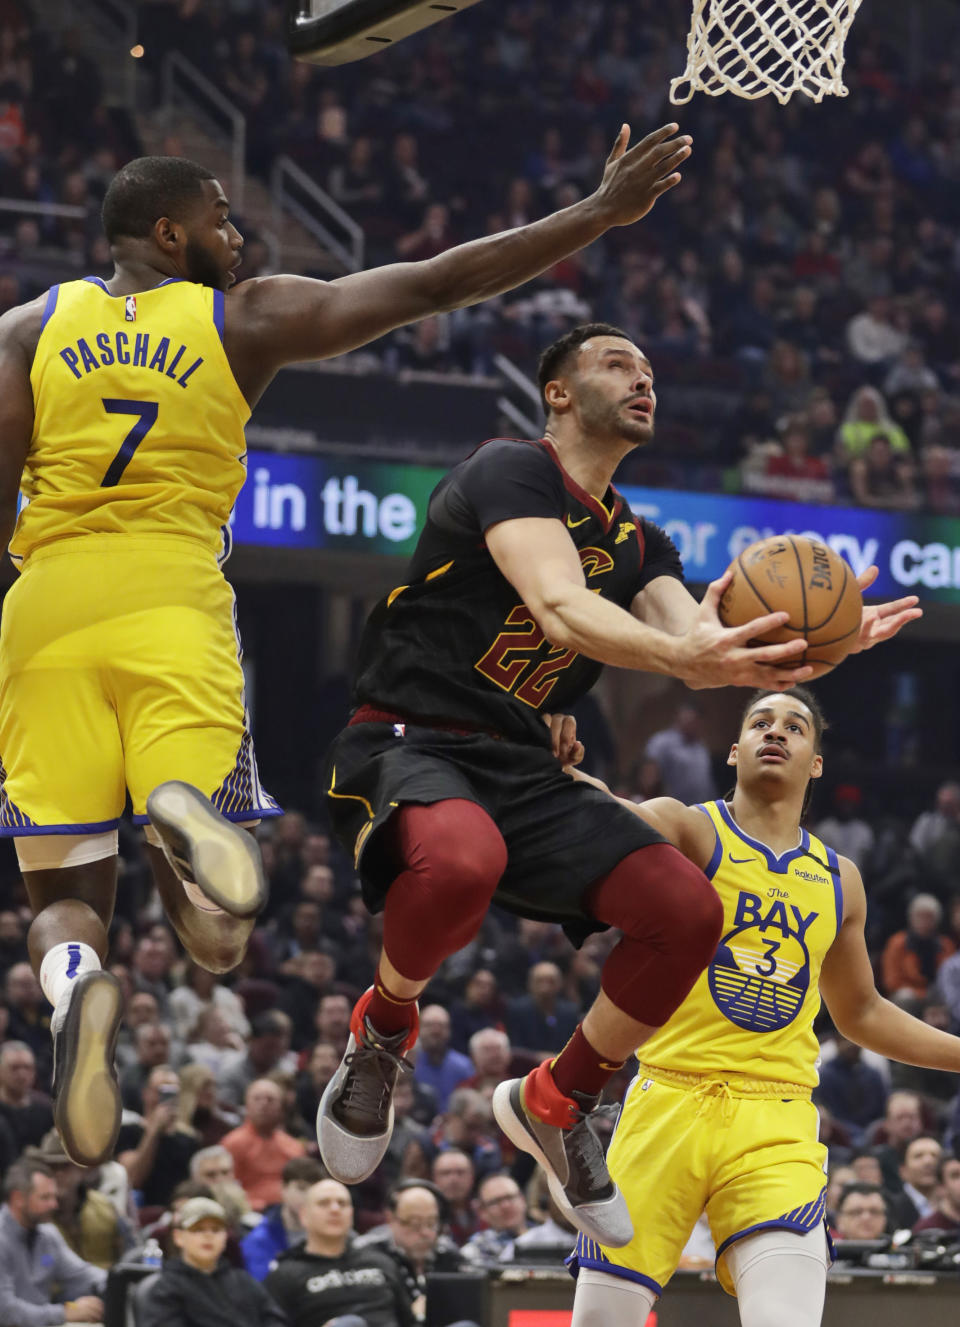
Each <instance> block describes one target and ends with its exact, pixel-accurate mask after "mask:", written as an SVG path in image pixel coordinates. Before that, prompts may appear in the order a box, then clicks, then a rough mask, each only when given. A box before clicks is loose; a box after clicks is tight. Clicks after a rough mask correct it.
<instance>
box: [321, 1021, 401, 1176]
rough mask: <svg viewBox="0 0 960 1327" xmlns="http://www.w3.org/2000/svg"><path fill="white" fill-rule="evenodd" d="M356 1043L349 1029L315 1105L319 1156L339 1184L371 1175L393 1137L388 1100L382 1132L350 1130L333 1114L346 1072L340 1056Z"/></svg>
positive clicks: (349, 1052) (391, 1115)
mask: <svg viewBox="0 0 960 1327" xmlns="http://www.w3.org/2000/svg"><path fill="white" fill-rule="evenodd" d="M356 1044H357V1043H356V1039H355V1038H354V1036H353V1034H352V1033H351V1035H350V1040H349V1041H348V1042H347V1049H346V1050H345V1051H344V1059H343V1060H341V1061H340V1067H339V1069H338V1070H337V1072H336V1073H335V1074H334V1075H333V1077H332V1078H331V1079H330V1082H329V1083H328V1084H327V1086H326V1087H325V1088H324V1092H323V1096H322V1097H321V1098H320V1105H319V1107H318V1108H317V1146H318V1147H319V1148H320V1159H321V1161H322V1162H323V1164H324V1166H326V1168H327V1171H328V1172H329V1175H330V1178H331V1179H333V1180H337V1181H338V1183H340V1184H360V1183H361V1182H362V1181H363V1180H365V1179H367V1178H368V1177H369V1176H370V1175H372V1174H373V1172H374V1171H375V1170H376V1168H377V1167H378V1166H379V1164H380V1162H381V1161H382V1160H383V1158H384V1156H385V1154H386V1151H387V1148H388V1147H389V1146H390V1139H391V1138H392V1137H393V1102H392V1101H391V1103H390V1114H389V1116H388V1120H387V1128H386V1131H385V1132H384V1133H382V1134H369V1135H364V1134H353V1133H350V1131H349V1130H348V1129H345V1128H344V1127H343V1125H342V1124H341V1123H340V1122H339V1120H337V1118H336V1116H335V1115H334V1114H333V1110H332V1106H333V1102H334V1099H335V1097H336V1096H337V1094H338V1093H339V1091H340V1088H341V1087H342V1085H343V1080H344V1079H345V1078H346V1076H347V1073H348V1072H349V1070H348V1068H347V1066H346V1065H345V1064H344V1060H345V1059H346V1057H347V1056H348V1055H350V1054H351V1052H352V1051H354V1050H355V1049H356ZM352 1157H353V1158H354V1160H355V1164H354V1165H352V1166H351V1165H350V1164H349V1162H350V1160H351V1158H352Z"/></svg>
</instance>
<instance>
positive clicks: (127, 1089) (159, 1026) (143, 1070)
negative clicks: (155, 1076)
mask: <svg viewBox="0 0 960 1327" xmlns="http://www.w3.org/2000/svg"><path fill="white" fill-rule="evenodd" d="M133 1044H134V1050H135V1052H136V1059H135V1060H133V1062H132V1063H131V1064H128V1065H127V1067H126V1069H124V1070H123V1071H122V1072H121V1074H120V1095H121V1096H122V1098H123V1104H124V1106H125V1107H126V1108H127V1110H133V1111H137V1112H140V1111H142V1110H143V1088H144V1085H145V1084H146V1082H147V1079H148V1078H149V1077H150V1075H151V1073H152V1072H153V1070H154V1069H156V1068H157V1066H158V1065H161V1064H172V1063H173V1061H174V1058H175V1057H173V1056H171V1054H170V1050H171V1037H170V1029H169V1027H167V1025H166V1023H141V1024H140V1026H139V1027H138V1028H137V1030H136V1032H135V1033H134V1037H133Z"/></svg>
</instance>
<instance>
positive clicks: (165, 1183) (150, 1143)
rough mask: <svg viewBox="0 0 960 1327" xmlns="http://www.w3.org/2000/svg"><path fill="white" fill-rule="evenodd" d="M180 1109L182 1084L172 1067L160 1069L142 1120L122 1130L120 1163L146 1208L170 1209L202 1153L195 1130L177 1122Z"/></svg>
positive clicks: (146, 1093)
mask: <svg viewBox="0 0 960 1327" xmlns="http://www.w3.org/2000/svg"><path fill="white" fill-rule="evenodd" d="M179 1105H180V1080H179V1079H178V1078H177V1075H176V1074H175V1073H174V1071H173V1070H172V1069H171V1068H170V1066H169V1065H158V1066H157V1067H156V1068H155V1069H151V1071H150V1076H149V1078H148V1079H147V1082H146V1085H145V1087H144V1089H143V1117H142V1118H141V1117H139V1116H138V1117H136V1118H137V1122H136V1123H129V1124H127V1123H125V1124H122V1125H121V1126H120V1135H119V1137H118V1138H117V1147H116V1156H117V1160H118V1161H119V1162H120V1163H121V1165H122V1166H124V1168H125V1169H126V1172H127V1175H128V1176H129V1179H130V1187H131V1189H139V1190H140V1192H141V1195H142V1198H143V1205H144V1206H145V1207H157V1208H162V1207H166V1206H167V1204H168V1203H169V1201H170V1195H171V1194H172V1192H173V1190H174V1189H175V1188H176V1186H177V1185H178V1184H179V1183H180V1182H181V1180H185V1179H186V1178H187V1175H188V1173H189V1169H190V1158H191V1157H192V1156H193V1154H194V1152H196V1151H198V1150H199V1143H198V1141H197V1139H196V1137H195V1136H194V1133H193V1130H192V1129H190V1128H188V1127H184V1125H182V1124H181V1122H180V1120H179V1119H178V1111H179Z"/></svg>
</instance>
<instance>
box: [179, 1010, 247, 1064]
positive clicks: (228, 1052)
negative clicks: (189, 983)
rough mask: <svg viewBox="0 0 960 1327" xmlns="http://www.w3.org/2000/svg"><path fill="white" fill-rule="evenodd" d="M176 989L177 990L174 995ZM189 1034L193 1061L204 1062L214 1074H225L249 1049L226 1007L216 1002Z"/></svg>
mask: <svg viewBox="0 0 960 1327" xmlns="http://www.w3.org/2000/svg"><path fill="white" fill-rule="evenodd" d="M176 993H177V992H176V991H174V995H176ZM188 1035H189V1037H190V1040H189V1042H188V1044H187V1049H186V1055H187V1057H188V1059H189V1060H190V1061H191V1063H192V1064H198V1065H203V1067H204V1068H205V1069H208V1070H209V1072H210V1073H211V1074H212V1075H213V1077H214V1078H219V1077H221V1076H222V1075H223V1074H224V1073H225V1072H226V1070H227V1069H228V1068H230V1067H231V1066H232V1065H235V1064H237V1062H238V1061H239V1060H241V1059H242V1057H243V1052H244V1051H245V1050H246V1042H245V1041H244V1040H243V1038H242V1037H241V1036H240V1035H239V1033H238V1032H236V1031H235V1030H234V1029H233V1028H231V1026H230V1024H229V1023H228V1022H227V1019H226V1018H225V1017H224V1015H223V1012H222V1010H220V1009H217V1008H216V1007H215V1006H214V1005H209V1006H208V1007H207V1008H206V1009H201V1011H200V1013H199V1015H198V1017H197V1021H196V1023H194V1024H193V1026H192V1028H191V1029H190V1031H189V1034H188Z"/></svg>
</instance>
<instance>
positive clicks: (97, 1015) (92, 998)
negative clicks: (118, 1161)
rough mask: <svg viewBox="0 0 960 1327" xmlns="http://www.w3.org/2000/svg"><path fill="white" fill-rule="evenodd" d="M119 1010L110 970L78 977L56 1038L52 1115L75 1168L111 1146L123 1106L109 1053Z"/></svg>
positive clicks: (104, 1156)
mask: <svg viewBox="0 0 960 1327" xmlns="http://www.w3.org/2000/svg"><path fill="white" fill-rule="evenodd" d="M122 1014H123V993H122V991H121V989H120V983H119V982H118V981H117V979H116V977H114V976H113V974H112V973H109V972H88V973H85V974H84V975H83V976H82V977H78V978H77V988H76V990H74V992H73V994H72V996H71V997H70V1007H69V1009H68V1010H67V1014H66V1018H65V1019H64V1024H63V1027H62V1028H61V1029H60V1031H59V1032H58V1033H57V1037H56V1041H57V1046H58V1049H61V1048H62V1051H63V1052H64V1053H65V1059H64V1061H63V1064H62V1068H61V1066H60V1065H58V1066H57V1077H58V1079H60V1080H61V1082H62V1087H60V1089H59V1091H58V1092H57V1098H56V1101H55V1103H54V1111H53V1118H54V1123H55V1124H56V1126H57V1131H58V1133H59V1134H60V1138H61V1140H62V1142H63V1146H64V1150H65V1151H66V1153H67V1155H68V1156H69V1157H70V1159H71V1161H74V1162H76V1164H77V1165H78V1166H99V1165H100V1164H101V1163H102V1162H104V1161H107V1160H109V1158H110V1157H111V1156H113V1149H114V1147H115V1146H116V1142H117V1135H118V1134H119V1132H120V1116H121V1113H122V1109H123V1107H122V1104H121V1101H120V1088H119V1085H118V1083H117V1077H116V1069H115V1067H114V1051H115V1048H116V1044H117V1034H118V1033H119V1031H120V1019H121V1017H122Z"/></svg>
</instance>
